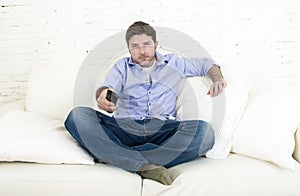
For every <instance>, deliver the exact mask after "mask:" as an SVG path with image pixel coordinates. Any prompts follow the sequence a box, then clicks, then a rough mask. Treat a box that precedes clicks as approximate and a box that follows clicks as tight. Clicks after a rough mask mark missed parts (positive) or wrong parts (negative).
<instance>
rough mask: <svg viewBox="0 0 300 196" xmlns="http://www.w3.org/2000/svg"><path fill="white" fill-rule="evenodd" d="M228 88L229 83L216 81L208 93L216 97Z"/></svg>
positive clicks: (222, 80)
mask: <svg viewBox="0 0 300 196" xmlns="http://www.w3.org/2000/svg"><path fill="white" fill-rule="evenodd" d="M226 86H227V82H226V81H225V80H224V79H223V78H222V79H221V80H218V81H215V82H214V83H213V84H212V85H211V86H210V89H209V90H208V92H207V95H210V96H211V97H216V96H218V95H219V94H221V93H222V91H223V88H225V87H226Z"/></svg>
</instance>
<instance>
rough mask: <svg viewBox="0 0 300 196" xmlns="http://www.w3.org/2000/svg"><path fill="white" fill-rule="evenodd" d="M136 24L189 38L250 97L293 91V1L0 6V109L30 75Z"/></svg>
mask: <svg viewBox="0 0 300 196" xmlns="http://www.w3.org/2000/svg"><path fill="white" fill-rule="evenodd" d="M136 20H144V21H145V22H148V23H150V24H151V25H154V26H165V27H170V28H173V29H177V30H180V31H182V32H184V33H186V34H188V35H190V36H192V37H193V38H194V39H196V40H198V41H199V42H200V43H201V44H202V45H203V46H204V47H205V48H206V49H207V50H208V52H209V53H210V55H211V56H212V57H213V58H214V59H215V60H217V61H218V62H219V63H220V64H221V65H223V66H224V69H225V67H226V71H225V72H226V73H225V76H226V75H227V76H228V77H237V76H238V75H240V73H241V72H242V71H244V70H247V71H248V72H249V73H251V74H253V76H254V87H253V88H254V89H255V90H258V91H259V90H263V89H265V88H267V87H269V86H271V84H272V86H273V85H277V86H290V85H300V44H299V42H300V26H299V24H300V1H298V0H273V1H272V0H251V1H246V0H244V1H243V0H227V1H222V0H185V1H182V0H180V1H179V0H164V1H160V0H159V1H158V0H152V1H143V2H142V1H140V0H64V1H63V0H0V105H2V104H5V103H9V102H13V101H15V100H18V99H20V98H23V97H24V96H25V93H26V88H27V80H28V73H29V71H30V69H31V68H32V67H34V66H44V65H65V64H67V65H74V66H75V65H80V64H81V63H82V61H83V59H84V57H85V56H86V54H87V52H88V51H90V50H91V49H93V47H95V46H96V45H97V44H98V43H100V42H101V41H102V40H103V39H105V38H106V37H107V36H109V35H112V34H114V33H116V32H119V31H120V30H124V29H126V28H127V27H128V26H129V25H130V24H131V23H132V22H134V21H136ZM232 70H235V71H234V72H232ZM299 90H300V89H299Z"/></svg>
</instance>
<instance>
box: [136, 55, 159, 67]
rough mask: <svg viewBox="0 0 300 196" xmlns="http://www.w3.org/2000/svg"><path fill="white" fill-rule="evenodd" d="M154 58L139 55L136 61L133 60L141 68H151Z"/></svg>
mask: <svg viewBox="0 0 300 196" xmlns="http://www.w3.org/2000/svg"><path fill="white" fill-rule="evenodd" d="M154 60H155V56H149V55H140V56H139V57H138V58H137V59H134V61H135V62H136V63H138V64H139V65H140V66H141V67H151V66H152V65H153V63H154Z"/></svg>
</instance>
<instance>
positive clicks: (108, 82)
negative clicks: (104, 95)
mask: <svg viewBox="0 0 300 196" xmlns="http://www.w3.org/2000/svg"><path fill="white" fill-rule="evenodd" d="M123 72H124V64H123V65H122V64H121V63H120V62H117V63H116V64H115V65H114V66H113V67H112V68H111V70H110V72H109V74H108V75H107V77H106V79H105V81H104V83H103V84H102V86H106V87H108V88H112V89H114V90H115V91H116V93H120V92H121V90H122V81H123V77H124V73H123Z"/></svg>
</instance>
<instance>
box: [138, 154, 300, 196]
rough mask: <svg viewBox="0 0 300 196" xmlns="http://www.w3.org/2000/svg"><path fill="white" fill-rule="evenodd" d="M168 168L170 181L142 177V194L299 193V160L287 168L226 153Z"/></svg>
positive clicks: (146, 195) (186, 195)
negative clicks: (163, 182)
mask: <svg viewBox="0 0 300 196" xmlns="http://www.w3.org/2000/svg"><path fill="white" fill-rule="evenodd" d="M170 170H171V172H172V174H173V177H174V178H176V179H175V181H174V182H173V184H172V185H170V186H164V185H162V184H159V183H157V182H155V181H152V180H144V182H143V196H153V195H159V196H174V195H180V196H198V195H209V196H220V195H230V196H240V195H243V196H253V195H274V196H281V195H300V188H299V182H300V164H298V165H297V166H296V169H295V171H294V172H291V171H289V170H285V169H281V168H280V167H278V166H276V165H274V164H271V163H268V162H265V161H261V160H258V159H252V158H247V157H243V156H241V155H235V154H230V155H229V156H228V158H227V159H224V160H215V159H207V158H199V159H197V160H195V161H191V162H189V163H185V164H181V165H178V166H176V167H173V168H171V169H170Z"/></svg>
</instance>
